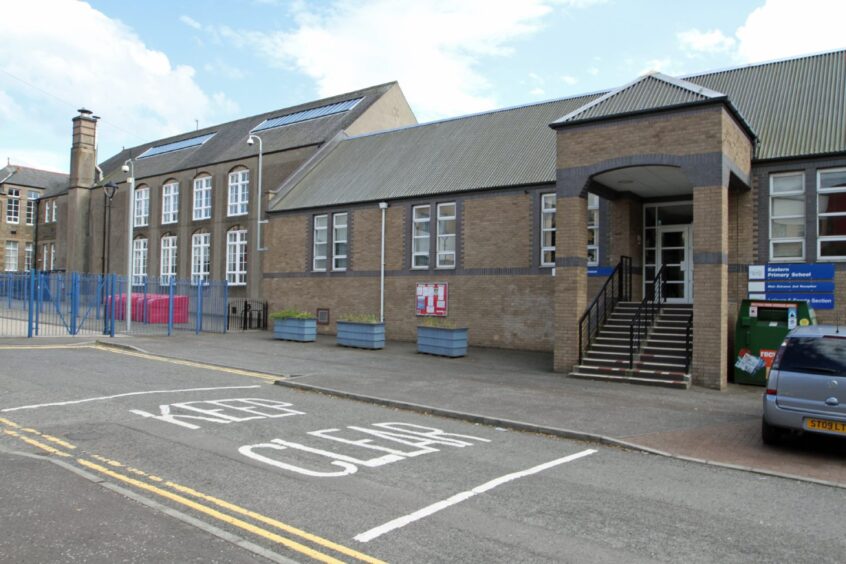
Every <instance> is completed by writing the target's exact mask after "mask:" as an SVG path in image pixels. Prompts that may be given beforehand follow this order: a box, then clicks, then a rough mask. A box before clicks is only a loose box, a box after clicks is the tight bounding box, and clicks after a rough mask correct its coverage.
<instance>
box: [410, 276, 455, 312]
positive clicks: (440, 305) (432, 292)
mask: <svg viewBox="0 0 846 564" xmlns="http://www.w3.org/2000/svg"><path fill="white" fill-rule="evenodd" d="M448 296H449V292H448V291H447V283H446V282H433V283H432V282H418V283H417V315H429V316H434V317H446V314H447V302H448Z"/></svg>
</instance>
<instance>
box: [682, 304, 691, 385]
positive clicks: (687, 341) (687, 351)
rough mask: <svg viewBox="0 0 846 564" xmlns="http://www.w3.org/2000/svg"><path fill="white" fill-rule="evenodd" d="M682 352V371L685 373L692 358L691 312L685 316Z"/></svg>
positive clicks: (688, 370) (688, 369)
mask: <svg viewBox="0 0 846 564" xmlns="http://www.w3.org/2000/svg"><path fill="white" fill-rule="evenodd" d="M684 352H685V359H684V371H685V373H686V374H687V373H689V372H690V361H691V359H692V358H693V313H691V314H690V317H688V318H687V327H686V328H685V334H684Z"/></svg>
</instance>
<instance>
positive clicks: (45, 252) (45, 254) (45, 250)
mask: <svg viewBox="0 0 846 564" xmlns="http://www.w3.org/2000/svg"><path fill="white" fill-rule="evenodd" d="M49 261H50V246H49V245H48V244H47V243H44V244H43V245H41V270H50V268H49V266H50V262H49Z"/></svg>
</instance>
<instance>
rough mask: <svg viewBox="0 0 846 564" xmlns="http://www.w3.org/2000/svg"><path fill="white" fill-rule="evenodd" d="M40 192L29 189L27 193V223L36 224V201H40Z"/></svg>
mask: <svg viewBox="0 0 846 564" xmlns="http://www.w3.org/2000/svg"><path fill="white" fill-rule="evenodd" d="M39 195H40V194H39V193H38V192H33V191H32V190H28V191H27V193H26V224H27V225H35V220H36V219H37V218H36V217H35V203H36V202H37V201H38V196H39Z"/></svg>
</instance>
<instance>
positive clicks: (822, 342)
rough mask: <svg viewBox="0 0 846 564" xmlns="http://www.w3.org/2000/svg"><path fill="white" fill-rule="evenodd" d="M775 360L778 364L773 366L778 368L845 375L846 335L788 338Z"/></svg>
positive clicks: (824, 374) (826, 374)
mask: <svg viewBox="0 0 846 564" xmlns="http://www.w3.org/2000/svg"><path fill="white" fill-rule="evenodd" d="M776 361H777V363H778V364H777V366H773V368H777V369H780V370H789V371H790V372H807V373H809V374H820V375H823V376H846V337H837V336H833V335H832V336H826V337H794V338H791V339H788V340H787V343H786V344H785V346H784V349H783V350H781V351H779V354H778V357H777V359H776ZM773 364H774V365H775V364H776V363H775V362H774V363H773Z"/></svg>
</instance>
